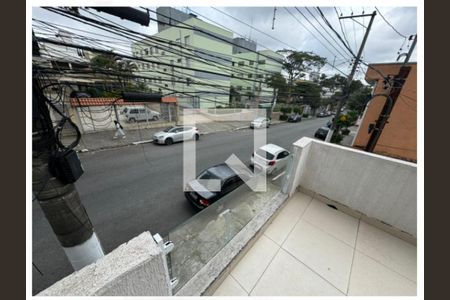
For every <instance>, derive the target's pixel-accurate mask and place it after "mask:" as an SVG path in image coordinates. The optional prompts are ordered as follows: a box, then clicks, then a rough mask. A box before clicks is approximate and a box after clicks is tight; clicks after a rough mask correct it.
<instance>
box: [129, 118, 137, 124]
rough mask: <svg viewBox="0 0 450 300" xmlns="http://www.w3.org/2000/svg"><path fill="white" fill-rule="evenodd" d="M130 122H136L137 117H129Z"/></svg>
mask: <svg viewBox="0 0 450 300" xmlns="http://www.w3.org/2000/svg"><path fill="white" fill-rule="evenodd" d="M128 122H130V123H136V119H135V118H129V119H128Z"/></svg>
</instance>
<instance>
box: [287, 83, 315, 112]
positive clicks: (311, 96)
mask: <svg viewBox="0 0 450 300" xmlns="http://www.w3.org/2000/svg"><path fill="white" fill-rule="evenodd" d="M321 91H322V88H321V86H320V85H318V84H316V83H313V82H308V81H297V82H296V83H295V87H294V93H293V95H294V99H295V101H296V102H298V103H302V104H307V105H309V106H310V107H311V108H312V109H313V110H314V111H315V110H316V109H317V108H318V107H320V105H321Z"/></svg>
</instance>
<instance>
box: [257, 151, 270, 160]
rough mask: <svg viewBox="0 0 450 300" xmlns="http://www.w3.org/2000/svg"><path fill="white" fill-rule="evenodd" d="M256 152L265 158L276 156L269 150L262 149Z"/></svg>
mask: <svg viewBox="0 0 450 300" xmlns="http://www.w3.org/2000/svg"><path fill="white" fill-rule="evenodd" d="M256 154H258V155H259V156H261V157H264V158H265V159H269V160H270V159H273V158H274V155H273V154H272V153H269V152H267V151H264V150H262V149H258V150H256Z"/></svg>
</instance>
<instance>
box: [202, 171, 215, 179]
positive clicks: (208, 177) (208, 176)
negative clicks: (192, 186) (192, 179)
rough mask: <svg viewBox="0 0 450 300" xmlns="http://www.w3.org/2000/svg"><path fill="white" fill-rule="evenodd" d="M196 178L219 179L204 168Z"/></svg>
mask: <svg viewBox="0 0 450 300" xmlns="http://www.w3.org/2000/svg"><path fill="white" fill-rule="evenodd" d="M198 179H220V178H219V177H217V176H216V175H215V174H213V173H211V172H209V171H208V170H206V171H204V172H203V173H202V174H200V175H199V176H198Z"/></svg>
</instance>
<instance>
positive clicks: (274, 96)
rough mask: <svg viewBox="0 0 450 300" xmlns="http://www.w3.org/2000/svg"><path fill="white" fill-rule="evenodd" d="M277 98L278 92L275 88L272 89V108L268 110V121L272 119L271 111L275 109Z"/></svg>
mask: <svg viewBox="0 0 450 300" xmlns="http://www.w3.org/2000/svg"><path fill="white" fill-rule="evenodd" d="M277 98H278V90H277V89H276V88H273V99H272V107H271V109H270V116H269V117H270V119H272V114H273V110H274V109H275V105H276V104H277Z"/></svg>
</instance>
